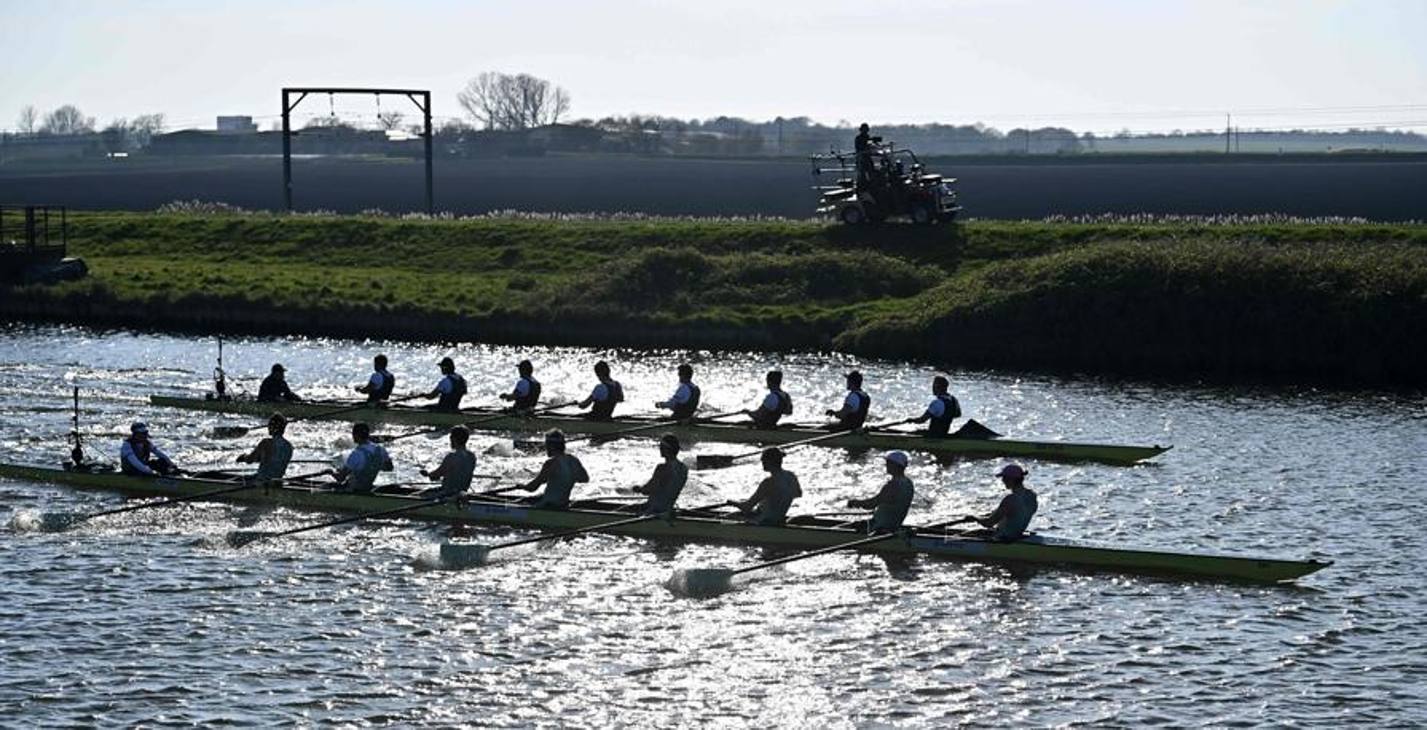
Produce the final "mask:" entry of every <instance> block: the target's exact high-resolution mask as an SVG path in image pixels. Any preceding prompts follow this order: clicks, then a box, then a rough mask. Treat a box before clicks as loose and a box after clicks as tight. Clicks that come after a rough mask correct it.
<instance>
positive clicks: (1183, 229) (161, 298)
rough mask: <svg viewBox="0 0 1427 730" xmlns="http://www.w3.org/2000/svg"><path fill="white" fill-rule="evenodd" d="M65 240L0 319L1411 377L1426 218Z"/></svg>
mask: <svg viewBox="0 0 1427 730" xmlns="http://www.w3.org/2000/svg"><path fill="white" fill-rule="evenodd" d="M70 238H71V252H72V254H74V255H79V256H83V257H84V258H85V260H86V261H87V262H88V263H89V265H90V267H91V272H92V276H91V277H90V279H89V280H86V281H82V282H76V283H70V284H64V285H59V286H54V287H48V288H38V287H24V288H20V289H17V290H12V291H11V292H9V293H8V294H4V295H3V297H4V298H9V299H12V300H23V302H24V306H19V305H15V306H11V307H9V310H10V311H12V312H14V311H24V312H26V313H31V314H33V313H35V312H40V313H51V314H52V315H53V316H56V317H60V318H70V319H81V320H83V319H95V318H100V319H102V316H101V315H99V314H96V311H98V310H99V309H101V308H100V307H99V306H97V305H96V304H95V303H96V302H102V303H105V305H106V306H108V305H110V304H112V305H116V306H117V305H132V306H138V305H143V306H144V308H143V310H142V311H143V312H144V313H145V316H152V317H154V318H156V319H157V320H160V321H157V322H155V324H158V325H160V326H163V325H165V324H166V323H167V324H174V325H175V326H200V327H205V326H206V327H225V326H234V327H239V328H241V327H242V325H243V323H244V321H246V320H251V321H252V322H253V323H254V324H253V326H254V327H258V328H259V329H261V328H262V327H263V326H266V325H258V324H256V322H257V321H258V320H263V321H267V322H270V323H271V322H273V321H275V320H272V319H271V318H267V314H269V313H273V312H276V313H281V314H283V315H284V316H287V319H283V320H282V322H283V324H282V325H281V326H282V327H287V328H292V327H296V328H298V329H310V330H311V331H313V332H318V331H326V330H325V329H324V328H323V327H322V326H321V325H322V323H323V322H330V321H331V320H333V319H334V318H348V319H351V318H352V315H354V314H358V313H363V312H366V313H377V314H383V313H385V314H392V315H393V316H398V315H399V317H400V319H399V320H397V319H393V320H381V319H373V320H371V327H373V328H374V329H375V330H377V331H371V332H370V333H369V334H371V335H382V336H396V337H408V338H418V339H419V338H428V337H429V338H438V339H439V338H444V337H446V336H449V335H450V333H451V332H452V331H462V330H461V329H460V327H462V326H465V325H464V324H463V323H470V324H471V326H475V327H477V329H480V328H481V327H484V326H486V325H491V324H492V323H498V322H501V321H515V322H519V323H522V325H521V326H523V327H526V329H518V328H517V329H513V330H508V331H506V334H505V335H503V336H504V337H505V338H506V339H508V340H514V341H520V340H522V338H526V339H528V338H530V337H534V338H536V339H540V340H541V341H556V342H559V341H568V342H587V341H590V340H593V339H597V338H598V337H601V336H603V335H602V333H604V334H609V333H614V334H617V335H618V336H619V337H621V338H622V339H623V344H639V343H643V344H648V345H658V346H665V345H670V344H678V345H684V346H695V347H705V346H749V347H768V346H785V347H819V346H824V345H829V344H835V345H836V346H838V347H840V348H843V349H847V350H852V351H855V352H859V353H864V354H870V355H885V356H896V357H923V358H931V359H935V360H938V361H945V362H947V363H950V364H954V365H967V366H990V367H1004V368H1022V369H1076V370H1085V371H1096V372H1130V373H1143V374H1155V375H1191V376H1197V375H1216V376H1217V375H1222V376H1225V377H1229V378H1240V377H1254V378H1258V377H1273V378H1300V377H1302V378H1312V379H1326V380H1336V381H1343V382H1367V381H1389V382H1405V383H1421V382H1422V381H1423V380H1424V379H1427V378H1424V376H1423V373H1424V372H1427V344H1424V339H1427V338H1423V337H1422V336H1421V333H1422V332H1424V331H1427V226H1422V225H1387V224H1370V223H1354V222H1334V221H1322V222H1314V221H1282V220H1249V221H1205V220H1197V219H1191V220H1182V221H1175V220H1169V221H1165V220H1150V221H1135V220H1124V219H1119V220H1107V221H1093V222H1000V221H997V222H991V221H988V222H970V223H967V224H965V225H961V226H956V227H947V226H941V227H934V228H916V227H912V226H883V227H878V228H868V229H852V228H845V227H839V226H824V225H819V224H816V223H811V222H785V221H719V220H681V219H651V220H618V219H616V220H587V219H581V220H543V219H521V218H482V219H470V220H423V219H410V220H408V219H394V218H381V217H361V216H341V217H338V216H295V217H286V216H274V215H267V214H208V215H204V214H199V215H195V214H183V213H170V214H157V213H155V214H135V213H81V214H74V215H72V216H71V219H70ZM81 302H89V303H90V305H89V306H87V307H77V303H81ZM199 310H202V311H204V312H207V314H205V315H203V316H204V317H205V319H202V320H201V321H200V320H198V319H195V318H196V317H197V316H198V315H191V316H189V318H188V319H185V316H188V315H187V314H186V313H191V312H192V311H199ZM66 312H69V314H66ZM215 312H216V313H217V314H214V313H215ZM288 315H301V316H302V317H306V318H307V319H306V320H300V321H311V322H313V323H314V324H312V325H311V327H305V326H303V325H301V324H296V325H294V324H293V322H294V321H299V320H295V319H293V318H292V317H291V316H288ZM215 317H216V320H215ZM245 318H246V320H245ZM592 323H593V324H596V325H599V326H598V327H593V328H592V327H591V324H592ZM271 326H273V327H276V326H278V325H271ZM352 326H353V327H356V326H358V325H356V324H354V325H352ZM388 330H390V331H388ZM343 331H347V330H343ZM358 331H360V330H358ZM532 332H533V333H536V334H530V333H532ZM521 333H526V334H521ZM744 333H746V334H748V338H747V339H743V338H742V334H744ZM641 338H642V339H641ZM593 344H598V343H597V342H595V343H593Z"/></svg>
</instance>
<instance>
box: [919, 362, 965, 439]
mask: <svg viewBox="0 0 1427 730" xmlns="http://www.w3.org/2000/svg"><path fill="white" fill-rule="evenodd" d="M948 385H950V382H948V381H947V379H946V378H945V377H944V376H941V375H938V376H936V377H935V378H932V402H931V403H930V404H928V405H927V410H926V411H925V412H924V413H922V415H920V416H918V417H917V418H915V419H913V420H912V421H911V422H912V423H926V424H927V430H926V431H923V432H922V435H924V436H929V437H931V438H942V437H944V436H946V435H947V434H948V433H950V432H951V422H952V421H954V420H956V419H958V418H960V417H961V404H959V403H957V402H956V398H953V397H952V396H950V395H947V392H946V388H947V386H948ZM928 421H930V423H927V422H928Z"/></svg>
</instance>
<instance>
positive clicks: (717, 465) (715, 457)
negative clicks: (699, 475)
mask: <svg viewBox="0 0 1427 730" xmlns="http://www.w3.org/2000/svg"><path fill="white" fill-rule="evenodd" d="M733 461H734V457H733V456H730V455H728V454H699V455H698V457H697V458H695V459H694V468H695V469H727V468H728V467H730V466H733Z"/></svg>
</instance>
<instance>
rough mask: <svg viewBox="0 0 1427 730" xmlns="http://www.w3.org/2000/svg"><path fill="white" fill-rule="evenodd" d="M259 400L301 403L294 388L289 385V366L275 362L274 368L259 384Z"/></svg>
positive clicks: (263, 401) (264, 401) (262, 401)
mask: <svg viewBox="0 0 1427 730" xmlns="http://www.w3.org/2000/svg"><path fill="white" fill-rule="evenodd" d="M258 401H259V402H261V403H301V402H302V398H300V397H299V396H298V395H297V394H296V393H294V392H292V388H289V387H288V386H287V368H285V367H283V366H282V363H280V362H279V363H273V369H272V371H271V372H269V373H268V376H267V377H266V378H263V384H262V385H259V386H258Z"/></svg>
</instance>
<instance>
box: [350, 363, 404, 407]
mask: <svg viewBox="0 0 1427 730" xmlns="http://www.w3.org/2000/svg"><path fill="white" fill-rule="evenodd" d="M394 388H396V376H395V375H392V374H391V373H390V372H388V371H387V369H386V355H377V356H376V357H375V358H373V359H372V377H371V378H369V379H368V380H367V384H366V385H359V386H357V392H358V393H366V394H367V400H368V401H370V402H372V403H380V402H383V401H386V400H387V399H389V398H391V391H392V390H393V389H394Z"/></svg>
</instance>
